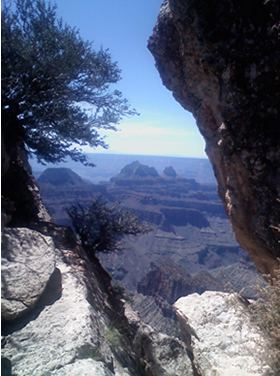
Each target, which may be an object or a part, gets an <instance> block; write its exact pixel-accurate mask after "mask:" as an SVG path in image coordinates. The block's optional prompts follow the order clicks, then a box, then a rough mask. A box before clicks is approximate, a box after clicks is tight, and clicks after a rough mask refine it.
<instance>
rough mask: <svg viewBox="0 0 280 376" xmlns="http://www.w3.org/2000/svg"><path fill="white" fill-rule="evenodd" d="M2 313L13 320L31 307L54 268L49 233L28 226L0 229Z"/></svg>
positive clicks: (53, 254) (4, 318)
mask: <svg viewBox="0 0 280 376" xmlns="http://www.w3.org/2000/svg"><path fill="white" fill-rule="evenodd" d="M1 263H2V269H1V281H2V284H1V295H2V305H1V315H2V320H6V321H8V320H13V319H15V318H17V317H19V316H22V315H23V314H24V313H27V312H28V311H29V310H30V309H31V308H33V307H34V305H35V304H36V302H37V301H38V299H39V298H40V296H41V295H42V293H43V291H44V290H45V288H46V286H47V283H48V282H49V279H50V277H51V275H52V274H53V272H54V270H55V253H54V244H53V240H52V238H51V237H50V236H45V235H42V234H41V233H39V232H38V231H34V230H30V229H28V228H5V229H3V232H2V261H1Z"/></svg>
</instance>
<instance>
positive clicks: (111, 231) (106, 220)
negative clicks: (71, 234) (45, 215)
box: [66, 198, 152, 256]
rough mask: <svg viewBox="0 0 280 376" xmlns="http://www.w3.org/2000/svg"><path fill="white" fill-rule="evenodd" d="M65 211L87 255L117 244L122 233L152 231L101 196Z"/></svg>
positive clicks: (112, 249)
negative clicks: (88, 203) (110, 205)
mask: <svg viewBox="0 0 280 376" xmlns="http://www.w3.org/2000/svg"><path fill="white" fill-rule="evenodd" d="M66 211H67V213H68V215H69V217H70V218H71V220H72V224H73V227H74V229H75V231H76V233H77V235H78V236H79V238H80V240H81V243H82V246H83V247H84V249H85V250H86V251H87V253H88V255H89V256H90V255H94V254H95V253H98V252H103V253H108V252H112V251H117V250H118V249H119V248H120V245H121V243H120V239H121V238H122V237H123V236H124V235H137V234H141V233H142V234H143V233H147V232H149V231H152V229H151V227H150V226H149V225H148V224H146V223H145V222H140V221H139V219H138V218H137V216H136V215H135V214H133V213H132V212H129V211H125V210H119V205H118V204H114V205H113V206H112V207H109V206H108V205H107V203H106V202H102V199H101V198H98V199H97V200H95V201H91V202H90V205H89V206H88V207H83V206H81V205H77V206H76V205H72V206H71V207H70V208H68V209H67V210H66Z"/></svg>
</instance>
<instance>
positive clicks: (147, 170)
mask: <svg viewBox="0 0 280 376" xmlns="http://www.w3.org/2000/svg"><path fill="white" fill-rule="evenodd" d="M120 175H123V177H127V178H129V177H131V176H133V175H134V176H139V177H146V176H152V177H154V178H156V177H157V176H158V172H157V170H156V169H155V168H154V167H149V166H145V165H142V164H141V163H140V162H138V161H135V162H132V163H130V164H128V165H126V166H125V167H124V168H123V169H122V170H121V173H120Z"/></svg>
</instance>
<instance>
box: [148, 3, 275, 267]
mask: <svg viewBox="0 0 280 376" xmlns="http://www.w3.org/2000/svg"><path fill="white" fill-rule="evenodd" d="M279 12H280V6H279V2H278V1H273V0H267V1H260V0H258V1H256V0H247V1H242V2H240V1H239V0H234V1H232V0H231V1H223V2H221V1H218V0H214V1H211V3H209V1H207V0H196V1H194V0H169V1H165V2H164V3H163V5H162V7H161V10H160V13H159V17H158V22H157V24H156V26H155V28H154V32H153V35H152V36H151V37H150V39H149V44H148V47H149V49H150V51H151V52H152V54H153V55H154V57H155V60H156V66H157V69H158V70H159V72H160V75H161V78H162V81H163V84H164V85H165V86H166V87H167V88H168V89H169V90H171V91H172V92H173V95H174V97H175V99H176V100H177V101H178V102H179V103H180V104H181V105H182V106H183V107H184V108H185V109H186V110H188V111H191V112H192V113H193V115H194V117H195V118H196V121H197V125H198V128H199V130H200V132H201V134H202V135H203V137H204V139H205V141H206V152H207V155H208V157H209V159H210V161H211V163H212V166H213V170H214V173H215V176H216V179H217V181H218V186H219V188H218V191H219V196H220V198H221V199H222V201H223V203H224V206H225V209H226V212H227V214H228V216H229V218H230V220H231V224H232V227H233V229H234V232H235V235H236V238H237V240H238V242H239V243H240V245H241V246H242V248H244V249H245V250H247V251H248V252H249V254H250V256H251V257H252V259H253V260H254V262H255V264H256V265H257V267H258V268H259V270H260V271H261V272H264V273H267V272H269V273H273V269H274V268H275V265H276V263H275V260H276V258H277V257H279V256H280V246H279V242H278V240H279V233H278V232H277V231H276V230H275V226H277V225H278V224H279V218H280V204H279V202H278V201H277V200H278V198H279V197H280V194H279V190H280V184H279V181H280V170H279V159H280V147H279V146H280V145H279V144H280V126H279V125H280V116H279V109H280V48H279V47H280V23H279V18H280V17H279Z"/></svg>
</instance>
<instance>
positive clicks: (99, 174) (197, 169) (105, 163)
mask: <svg viewBox="0 0 280 376" xmlns="http://www.w3.org/2000/svg"><path fill="white" fill-rule="evenodd" d="M88 157H89V160H90V161H91V162H93V163H94V164H95V165H96V166H95V167H85V166H83V165H82V164H81V163H75V162H73V161H72V160H71V161H68V162H66V163H60V164H57V165H53V164H47V165H46V166H43V165H41V164H38V163H37V162H36V160H35V159H30V164H31V167H32V170H33V172H34V175H35V177H38V176H39V175H40V173H42V172H43V171H44V170H45V169H46V168H48V167H67V168H71V169H72V170H73V171H75V172H76V173H77V174H79V175H80V176H81V177H82V178H83V179H86V180H89V181H91V182H92V183H94V184H97V183H99V182H100V181H108V180H110V178H111V177H113V176H115V175H117V174H118V173H119V172H120V170H121V169H122V168H123V167H124V166H126V165H127V164H129V163H131V162H134V161H139V162H140V163H142V164H144V165H147V166H149V167H154V168H155V169H156V170H157V171H158V173H159V174H162V173H163V170H164V168H165V167H169V166H172V167H173V168H174V170H175V171H176V172H177V174H178V175H179V176H182V177H185V178H188V179H195V180H196V181H197V182H199V183H203V184H216V180H215V177H214V174H213V171H212V166H211V164H210V162H209V161H208V159H203V158H180V157H165V156H162V157H159V156H147V155H124V154H88Z"/></svg>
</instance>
